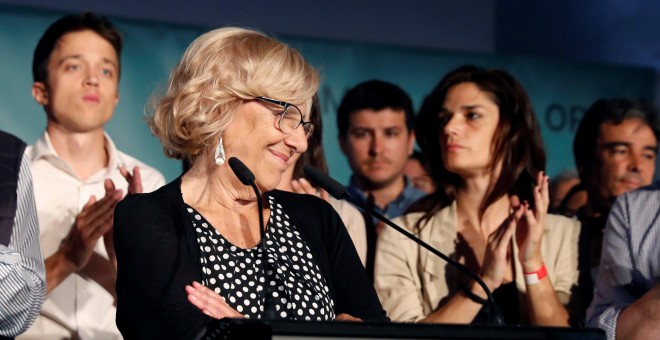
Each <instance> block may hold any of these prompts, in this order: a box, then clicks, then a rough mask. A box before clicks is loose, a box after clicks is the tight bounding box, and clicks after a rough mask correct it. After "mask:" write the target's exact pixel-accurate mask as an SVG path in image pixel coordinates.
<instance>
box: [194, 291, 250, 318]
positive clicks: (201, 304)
mask: <svg viewBox="0 0 660 340" xmlns="http://www.w3.org/2000/svg"><path fill="white" fill-rule="evenodd" d="M185 289H186V293H188V301H190V303H192V304H193V305H195V307H197V308H199V310H201V311H202V313H204V314H206V315H208V316H210V317H212V318H215V319H223V318H243V317H245V316H244V315H243V314H241V313H239V312H237V311H236V310H235V309H233V308H231V307H230V306H229V305H228V304H227V302H225V299H224V298H223V297H222V296H220V295H218V294H217V293H216V292H214V291H212V290H210V289H209V288H207V287H205V286H204V285H202V284H200V283H198V282H193V283H192V285H189V286H186V288H185Z"/></svg>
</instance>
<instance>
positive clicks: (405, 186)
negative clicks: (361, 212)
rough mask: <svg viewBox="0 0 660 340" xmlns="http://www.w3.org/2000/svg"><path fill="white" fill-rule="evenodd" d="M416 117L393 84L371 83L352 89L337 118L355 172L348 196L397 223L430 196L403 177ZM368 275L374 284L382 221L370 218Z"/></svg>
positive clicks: (367, 218)
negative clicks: (417, 203)
mask: <svg viewBox="0 0 660 340" xmlns="http://www.w3.org/2000/svg"><path fill="white" fill-rule="evenodd" d="M413 122H414V113H413V108H412V101H411V100H410V97H409V96H408V94H406V93H405V92H404V91H403V90H402V89H401V88H399V87H398V86H396V85H394V84H390V83H387V82H384V81H380V80H371V81H367V82H364V83H361V84H358V85H357V86H355V87H354V88H352V89H350V90H349V91H348V92H347V93H346V94H345V95H344V98H343V99H342V101H341V104H340V105H339V109H338V112H337V127H338V130H339V145H340V147H341V150H342V152H343V153H344V155H346V158H347V159H348V163H349V165H350V167H351V170H352V171H353V175H352V176H351V179H350V183H349V185H348V191H349V193H350V194H351V195H352V196H353V197H354V198H355V199H357V200H360V201H362V203H364V204H365V205H367V206H370V207H372V208H373V209H374V210H376V211H378V212H379V213H381V214H383V215H384V216H387V217H388V218H393V217H397V216H401V215H403V213H404V212H405V211H406V209H408V207H409V206H410V205H411V204H412V203H413V202H414V201H416V200H417V199H419V198H421V197H423V196H424V195H425V193H424V192H423V191H421V190H419V189H417V188H415V187H414V186H413V183H412V181H410V180H409V179H408V178H407V177H406V176H405V175H404V173H403V171H404V167H405V165H406V162H407V161H408V157H409V156H410V155H411V154H412V152H413V147H414V144H415V133H414V132H413ZM364 217H365V224H366V227H367V231H366V233H367V266H366V268H367V271H368V272H369V275H371V277H372V278H373V265H374V255H375V246H376V238H377V226H378V221H377V220H376V219H374V218H372V217H371V216H370V215H367V214H366V213H365V216H364Z"/></svg>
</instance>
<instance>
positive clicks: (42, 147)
mask: <svg viewBox="0 0 660 340" xmlns="http://www.w3.org/2000/svg"><path fill="white" fill-rule="evenodd" d="M121 48H122V37H121V34H120V33H119V31H117V30H116V29H115V28H114V27H113V25H112V24H111V23H110V22H109V21H108V20H107V19H106V18H104V17H99V16H97V15H95V14H93V13H83V14H81V15H69V16H65V17H63V18H61V19H59V20H57V21H56V22H54V23H53V24H52V25H51V26H50V27H48V29H47V30H46V32H45V33H44V35H43V36H42V37H41V39H40V40H39V43H38V44H37V47H36V49H35V52H34V59H33V62H32V73H33V77H34V84H33V86H32V96H33V97H34V99H35V101H36V102H37V103H39V104H40V105H41V106H43V108H44V111H45V112H46V117H47V125H46V130H45V131H44V133H43V134H42V136H41V137H40V138H39V139H38V140H37V141H36V142H35V144H34V145H32V146H30V147H28V149H27V151H26V154H27V156H28V160H29V162H30V168H31V170H32V174H33V178H34V188H35V198H36V206H37V212H38V215H39V222H40V240H41V247H42V252H43V254H44V257H45V259H46V260H45V266H46V283H47V292H48V296H47V298H46V301H45V302H44V305H43V308H42V310H41V313H40V315H39V317H38V318H37V320H36V321H35V323H34V325H33V326H32V327H31V328H30V329H29V330H28V331H27V332H26V333H25V334H24V335H23V338H25V339H28V338H32V339H43V338H58V339H61V338H76V339H101V338H102V339H112V338H121V335H120V333H119V331H118V330H117V326H116V325H115V314H116V308H115V305H116V301H115V296H116V295H115V288H114V287H115V280H116V259H115V256H114V245H113V238H112V232H113V225H112V224H113V213H114V207H115V205H116V204H117V202H118V201H119V200H121V199H122V198H123V197H124V194H131V193H137V192H142V191H152V190H154V189H156V188H158V187H160V186H161V185H162V184H164V178H163V176H162V175H161V174H160V173H159V172H158V171H156V170H155V169H153V168H151V167H149V166H147V165H145V164H143V163H141V162H140V161H138V160H137V159H135V158H133V157H131V156H129V155H127V154H125V153H123V152H121V151H119V150H117V148H116V147H115V144H114V143H113V141H112V139H111V138H110V136H109V135H107V134H106V133H105V130H104V127H105V124H106V123H107V122H108V121H109V120H110V118H112V115H113V112H114V109H115V106H116V105H117V102H118V101H119V94H118V84H119V75H120V70H121V63H120V55H121Z"/></svg>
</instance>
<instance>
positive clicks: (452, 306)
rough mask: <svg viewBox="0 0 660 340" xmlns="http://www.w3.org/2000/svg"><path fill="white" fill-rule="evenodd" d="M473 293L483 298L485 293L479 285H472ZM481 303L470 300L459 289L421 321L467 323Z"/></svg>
mask: <svg viewBox="0 0 660 340" xmlns="http://www.w3.org/2000/svg"><path fill="white" fill-rule="evenodd" d="M471 289H472V292H473V294H475V295H477V296H479V297H483V298H484V299H485V297H486V293H485V292H484V290H483V289H481V287H480V286H478V285H476V284H474V285H473V286H472V288H471ZM482 307H483V305H482V304H480V303H477V302H475V301H472V300H471V299H470V298H469V297H468V296H467V295H466V294H465V293H464V292H462V291H459V292H457V293H456V294H454V296H452V297H451V299H450V300H449V301H448V302H447V303H446V304H445V305H444V306H442V307H441V308H439V309H437V310H435V311H433V312H432V313H430V314H428V315H427V316H426V317H425V318H424V319H422V320H420V321H419V322H421V323H458V324H468V323H470V322H472V320H474V317H475V316H477V314H478V313H479V311H480V310H481V308H482Z"/></svg>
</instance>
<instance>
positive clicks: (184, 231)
mask: <svg viewBox="0 0 660 340" xmlns="http://www.w3.org/2000/svg"><path fill="white" fill-rule="evenodd" d="M270 194H271V195H272V196H274V197H275V199H276V200H277V202H278V203H280V204H282V206H283V208H284V209H283V210H284V211H285V212H286V213H287V214H288V215H289V217H290V218H291V220H292V221H293V223H294V224H295V226H296V227H297V228H298V231H299V232H300V234H301V236H302V238H303V239H304V240H305V242H307V244H308V245H309V248H310V249H311V251H312V255H313V256H314V259H315V260H316V263H318V265H319V268H320V270H321V273H322V275H323V276H324V277H325V279H326V281H327V284H328V287H329V288H330V294H331V296H332V298H333V300H334V301H335V313H336V314H337V315H339V314H341V313H348V314H350V315H352V316H355V317H358V318H361V319H363V320H365V321H366V320H369V321H387V320H388V319H387V317H386V315H385V311H383V308H382V306H381V304H380V301H379V300H378V297H377V295H376V292H375V290H374V288H373V285H372V284H371V282H370V281H369V278H368V277H367V274H366V272H365V270H364V268H363V267H362V264H361V263H360V259H359V258H358V255H357V252H356V251H355V247H354V246H353V243H352V242H351V239H350V237H349V236H348V232H347V231H346V228H345V227H344V225H343V223H342V221H341V218H339V216H338V215H337V213H336V212H335V211H334V210H333V209H332V207H331V206H330V205H329V204H328V203H327V202H325V201H323V200H322V199H319V198H317V197H315V196H311V195H298V194H292V193H288V192H283V191H278V190H275V191H272V192H270ZM256 213H257V212H256V211H255V214H256ZM114 218H115V219H114V242H115V251H116V253H117V261H118V273H117V326H118V327H119V330H120V331H121V333H122V334H123V336H124V337H125V338H127V339H132V338H149V339H151V338H154V339H164V338H172V339H184V338H192V337H194V336H195V335H196V334H197V333H198V332H200V330H202V329H203V328H204V327H205V326H206V325H207V324H208V323H209V322H210V321H211V319H210V318H209V317H208V316H206V315H204V314H203V313H201V311H199V309H198V308H197V307H195V306H194V305H192V304H191V303H190V302H189V301H188V300H187V295H186V292H185V290H184V287H185V285H187V284H191V283H192V282H193V281H197V282H200V283H201V282H202V268H201V264H200V257H201V255H200V252H199V246H198V244H197V237H196V234H195V230H194V229H193V226H192V222H191V220H190V218H188V214H187V213H186V210H185V207H184V203H183V198H182V196H181V178H177V179H176V180H174V181H173V182H171V183H169V184H166V185H165V186H163V187H162V188H160V189H158V190H156V191H154V192H152V193H148V194H136V195H131V196H128V197H126V198H125V199H124V200H122V201H121V202H120V203H119V204H118V205H117V208H116V209H115V216H114Z"/></svg>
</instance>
